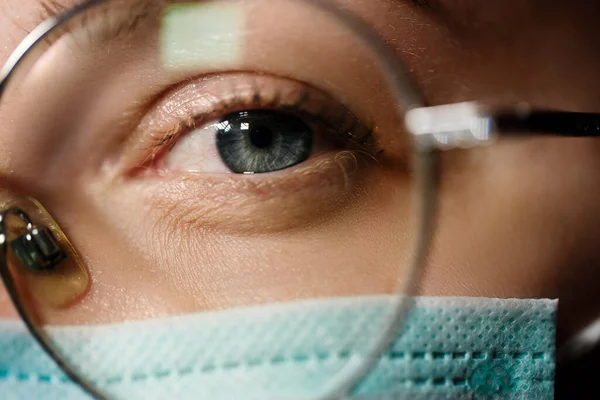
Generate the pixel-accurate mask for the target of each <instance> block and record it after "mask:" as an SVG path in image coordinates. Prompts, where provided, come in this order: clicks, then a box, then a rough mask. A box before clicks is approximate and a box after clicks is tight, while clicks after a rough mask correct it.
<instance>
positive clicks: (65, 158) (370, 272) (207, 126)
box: [0, 0, 422, 399]
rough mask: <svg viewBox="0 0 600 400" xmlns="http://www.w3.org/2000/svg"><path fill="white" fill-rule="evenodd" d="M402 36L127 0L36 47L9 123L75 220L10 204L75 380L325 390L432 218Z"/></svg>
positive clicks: (353, 355)
mask: <svg viewBox="0 0 600 400" xmlns="http://www.w3.org/2000/svg"><path fill="white" fill-rule="evenodd" d="M384 48H385V46H384V45H383V44H382V43H381V42H380V41H379V39H377V38H376V37H375V36H374V35H373V34H372V33H369V32H368V31H366V30H364V27H363V26H362V24H360V23H359V22H358V21H357V20H355V18H354V17H352V16H348V15H347V14H346V13H345V12H341V11H339V10H338V9H336V8H334V7H333V6H331V5H329V3H326V2H310V1H292V0H285V1H284V0H268V1H266V0H255V1H202V2H183V3H180V2H178V3H176V4H165V3H164V2H142V3H140V2H133V1H109V2H105V3H103V4H101V5H97V6H94V7H90V8H87V9H85V10H83V11H80V12H79V13H77V14H76V15H74V16H72V17H71V18H69V19H67V20H66V21H64V22H62V23H61V24H60V26H58V27H57V28H56V29H54V30H53V31H52V32H51V33H50V34H48V35H47V36H46V37H45V38H43V39H42V40H40V41H39V42H37V43H36V44H35V45H34V46H33V48H32V49H31V50H30V52H29V53H28V55H27V56H26V57H25V58H24V59H23V60H22V62H21V63H20V64H19V65H18V66H17V67H16V69H15V70H14V73H13V75H12V77H11V80H10V81H9V84H8V86H7V88H6V90H5V92H4V94H3V97H2V99H1V104H2V107H0V126H3V128H4V129H6V130H7V131H9V132H18V135H16V134H13V135H11V136H14V137H15V139H14V140H15V141H16V142H15V143H12V145H13V146H14V147H15V148H19V149H26V152H27V157H20V158H19V157H15V160H14V163H15V165H14V166H12V171H13V172H12V174H11V176H10V178H11V179H12V180H14V181H16V182H22V183H24V185H23V187H27V188H28V190H29V191H30V192H29V193H27V194H28V195H31V196H33V197H35V198H36V199H38V200H39V201H41V202H42V203H43V204H44V206H45V207H47V209H48V210H49V211H50V212H51V214H52V216H53V218H56V221H57V222H58V224H60V228H59V227H58V224H57V223H56V222H54V220H53V219H52V218H51V217H50V216H49V215H48V214H46V212H45V211H43V209H42V208H41V206H40V204H39V203H37V202H35V201H32V200H18V201H16V202H13V203H10V204H9V203H6V205H5V207H4V208H3V209H4V210H6V209H8V208H10V207H18V208H19V209H21V210H22V211H23V212H24V213H25V214H26V215H27V216H28V217H29V218H30V219H31V221H32V222H31V223H32V227H29V228H28V227H27V222H26V220H23V219H22V218H20V217H18V215H16V214H14V215H11V216H10V221H9V220H8V219H7V220H6V221H7V224H8V230H9V231H12V230H15V232H14V234H12V236H11V239H10V240H11V242H10V244H9V246H8V248H9V249H10V250H9V271H10V274H11V279H12V281H13V283H14V287H15V290H16V297H17V298H18V300H19V302H20V303H21V304H22V306H23V307H24V309H25V311H26V313H27V314H28V316H29V318H31V320H32V321H34V323H35V326H36V327H37V328H38V329H39V331H40V332H41V333H42V336H43V338H44V339H45V340H47V341H48V343H49V344H50V346H51V347H52V349H54V351H55V352H56V353H57V355H58V356H59V357H60V358H61V359H62V360H63V361H64V362H65V363H66V364H67V365H68V366H69V367H70V368H71V369H72V372H73V373H74V374H75V375H76V376H77V377H79V378H80V379H81V380H82V381H83V382H84V383H85V384H86V385H88V386H90V387H93V388H94V389H95V390H97V391H98V392H99V393H100V394H101V395H103V396H106V397H108V398H111V399H112V398H128V399H129V398H132V396H133V398H137V397H140V398H145V397H147V395H148V393H145V392H143V390H142V391H141V392H135V391H133V392H132V389H131V388H132V387H135V383H136V382H139V381H140V380H145V381H152V384H147V385H146V386H145V388H146V389H145V390H150V389H148V388H151V390H153V391H154V392H153V393H154V394H160V393H162V394H164V395H165V396H167V395H168V394H169V393H170V394H171V395H172V396H174V397H175V398H187V397H192V398H204V397H206V398H219V396H221V397H224V398H231V397H236V398H239V397H244V394H245V393H250V392H251V391H252V390H254V389H256V388H259V389H260V390H262V392H261V393H263V395H264V396H263V397H261V398H285V397H286V394H288V393H293V392H294V390H296V389H298V388H300V389H301V390H304V391H305V392H306V396H308V397H311V396H313V397H315V396H321V395H324V394H325V393H327V391H328V390H330V389H331V387H332V382H333V383H335V382H342V381H343V380H344V379H342V378H343V377H344V376H346V375H348V371H350V370H357V368H359V367H360V364H361V363H362V362H366V360H367V358H368V357H367V355H368V354H369V352H370V350H372V349H373V348H374V347H376V345H377V344H378V343H380V341H381V339H382V336H384V333H385V332H386V329H388V328H389V327H390V324H392V322H393V321H394V318H393V317H395V316H397V308H395V306H397V305H398V304H401V303H402V302H401V301H398V299H399V297H398V296H397V295H398V293H400V294H403V293H404V294H405V291H403V290H402V287H404V286H403V285H405V284H406V283H407V282H410V280H411V279H412V272H413V271H414V268H413V267H414V258H415V254H416V249H417V245H418V244H419V240H420V238H421V236H422V235H421V234H422V232H421V231H420V228H419V222H420V220H419V218H420V215H422V214H421V211H422V210H421V208H420V207H421V202H420V198H419V193H418V191H417V187H418V186H417V184H418V182H419V174H420V166H419V165H418V164H417V162H416V160H417V158H418V157H417V155H416V153H415V152H414V149H413V145H412V143H411V138H410V137H409V135H408V134H407V133H406V132H405V131H404V129H403V117H402V116H403V107H402V106H403V105H407V104H410V102H411V100H412V97H411V96H412V94H411V93H410V92H407V89H406V86H405V84H404V81H403V80H401V79H404V78H402V77H400V75H401V74H402V70H401V68H400V67H399V66H397V65H395V64H393V63H392V58H390V57H389V55H387V51H385V50H383V49H384ZM399 77H400V78H399ZM7 218H9V217H7ZM13 224H14V225H15V226H14V227H13ZM13 228H14V229H13ZM34 230H36V231H35V232H36V233H34ZM63 232H64V234H63ZM65 234H66V236H65ZM24 235H25V236H24ZM28 235H29V236H28ZM67 236H68V238H69V239H70V240H71V242H72V243H73V246H74V247H71V245H70V244H69V242H68V240H67V239H66V237H67ZM74 249H77V253H76V252H75V251H74ZM78 254H80V256H79V255H78ZM381 295H388V297H370V296H381ZM389 295H394V296H389ZM393 300H395V301H393ZM369 307H370V308H369ZM366 308H369V309H370V310H372V312H365V309H366ZM307 310H308V311H307ZM373 310H374V311H373ZM290 321H293V322H290ZM282 332H283V333H282ZM286 332H287V333H286ZM191 337H193V338H195V339H194V340H193V341H190V340H183V339H182V338H191ZM249 338H252V340H250V339H249ZM226 339H227V340H226ZM332 348H333V349H335V351H334V353H335V354H333V355H332V352H331V350H332ZM299 360H300V361H299ZM302 360H308V361H310V362H306V363H304V362H301V361H302ZM311 360H312V361H311ZM311 362H314V363H315V365H322V366H324V365H325V366H326V367H323V368H322V369H314V368H312V369H311V368H306V367H305V366H306V365H310V364H311ZM258 364H260V367H256V368H252V367H253V366H255V365H258ZM276 366H280V367H281V366H283V367H281V368H284V369H286V371H287V373H285V374H282V373H279V374H277V373H275V372H274V371H276V370H277V371H280V370H281V369H277V368H275V367H276ZM209 367H210V368H209ZM223 370H228V371H230V372H232V373H231V375H229V376H228V379H229V381H228V382H229V385H228V386H229V388H228V389H227V390H228V391H226V392H222V390H224V388H223V387H222V385H221V386H220V387H219V386H218V385H217V384H216V383H215V381H214V379H216V378H215V376H218V374H211V373H209V372H210V371H217V372H218V371H223ZM174 371H175V372H177V373H175V372H174ZM240 371H243V373H242V372H240ZM175 375H177V376H181V375H185V376H186V379H185V380H184V381H182V382H183V383H182V382H179V383H178V385H177V388H178V389H177V390H178V393H177V394H176V395H175V394H173V393H172V392H169V391H170V390H173V389H172V386H169V384H168V382H169V379H174V378H173V376H175ZM348 376H349V375H348ZM144 377H145V378H144ZM340 377H342V378H340ZM143 378H144V379H143ZM235 388H237V389H235ZM234 389H235V390H237V392H236V391H235V390H234ZM231 390H233V391H234V392H235V393H232V392H230V391H231ZM161 391H162V392H161ZM163 392H164V393H163ZM136 396H137V397H136ZM159 397H160V396H159Z"/></svg>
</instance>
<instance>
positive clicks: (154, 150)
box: [141, 83, 382, 168]
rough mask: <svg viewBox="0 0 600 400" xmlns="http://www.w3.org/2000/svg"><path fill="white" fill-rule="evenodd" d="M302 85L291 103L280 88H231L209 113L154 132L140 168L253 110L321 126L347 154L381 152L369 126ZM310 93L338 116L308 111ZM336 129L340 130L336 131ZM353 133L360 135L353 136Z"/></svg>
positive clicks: (324, 110)
mask: <svg viewBox="0 0 600 400" xmlns="http://www.w3.org/2000/svg"><path fill="white" fill-rule="evenodd" d="M302 85H303V86H304V89H303V90H302V91H301V92H300V93H297V94H296V95H295V96H296V97H297V99H296V100H295V101H293V102H286V101H284V97H285V96H284V94H283V89H281V88H277V89H276V90H275V92H274V93H270V94H269V95H265V93H264V92H263V91H261V89H260V88H259V87H258V85H253V87H252V88H251V92H249V93H246V95H245V96H241V95H240V93H239V91H237V90H236V89H235V88H231V90H230V92H229V93H226V94H225V95H223V94H221V99H220V100H219V101H218V102H217V104H216V105H213V106H212V107H211V110H210V111H209V112H204V113H198V114H195V115H194V114H192V115H191V116H190V117H189V118H185V119H182V120H181V121H180V122H179V123H177V124H176V125H175V126H174V127H172V128H171V129H169V130H167V131H166V132H164V131H163V132H157V133H155V134H154V135H152V136H151V138H150V142H149V145H148V146H147V148H148V150H149V151H150V154H149V155H148V156H147V157H146V158H145V159H144V161H143V163H142V165H141V167H142V168H148V167H149V166H151V165H152V164H154V163H155V161H156V160H157V159H160V157H161V156H162V155H163V154H165V153H166V152H168V151H170V150H171V149H172V148H173V147H174V146H175V144H176V143H177V142H178V140H179V139H180V138H181V137H182V136H183V135H186V134H188V133H189V132H191V131H192V130H194V129H196V128H198V127H199V126H201V125H203V124H205V123H208V122H210V121H211V120H215V119H218V118H219V117H222V116H225V115H227V114H230V113H233V112H236V111H246V110H253V109H254V110H265V109H268V110H275V111H281V112H287V113H290V114H294V115H296V116H298V117H301V118H305V119H308V121H307V122H312V123H314V122H316V123H322V124H323V125H324V126H325V127H326V128H328V130H329V131H330V132H333V135H332V136H333V137H332V138H328V140H332V141H333V142H335V143H340V142H343V143H344V144H345V146H346V147H350V148H351V150H355V151H357V152H360V153H363V154H367V155H369V156H370V157H373V158H374V157H375V156H376V155H377V154H379V153H381V152H382V150H380V149H379V148H378V145H377V142H376V140H375V138H374V129H373V127H372V125H371V124H365V123H363V122H362V121H361V120H360V119H359V118H358V117H356V115H355V114H354V113H353V112H351V111H350V110H349V109H348V108H347V107H346V106H344V105H342V103H341V102H339V101H337V100H335V99H333V98H331V97H330V96H328V95H326V94H324V93H323V92H321V91H320V90H318V89H316V88H313V87H311V86H309V85H307V84H304V83H303V84H302ZM311 93H317V94H320V95H321V96H324V97H326V98H327V99H328V100H329V101H331V102H336V103H339V104H338V106H340V107H339V108H340V110H341V112H340V113H339V114H340V115H339V116H336V117H331V116H330V117H329V118H328V117H326V116H325V114H327V111H328V110H327V109H326V107H327V105H325V106H322V107H320V109H319V110H318V111H315V110H311V107H310V105H311ZM248 94H249V95H248ZM243 97H245V98H243ZM340 126H341V127H343V128H341V129H340V128H336V127H340ZM357 132H360V133H359V134H356V133H357ZM340 144H341V143H340Z"/></svg>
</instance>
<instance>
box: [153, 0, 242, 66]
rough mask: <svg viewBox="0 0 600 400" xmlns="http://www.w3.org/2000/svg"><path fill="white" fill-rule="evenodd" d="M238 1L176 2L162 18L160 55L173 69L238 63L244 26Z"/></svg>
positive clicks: (165, 63)
mask: <svg viewBox="0 0 600 400" xmlns="http://www.w3.org/2000/svg"><path fill="white" fill-rule="evenodd" d="M242 7H243V6H242V5H241V4H239V3H238V2H225V1H220V2H205V1H204V2H198V3H183V4H173V5H170V6H168V7H166V8H165V10H164V12H163V14H162V21H161V56H162V62H163V65H164V66H165V67H167V68H170V69H196V68H206V67H211V68H215V69H220V68H223V67H229V66H233V65H236V64H237V63H238V62H239V60H240V58H241V53H242V45H243V40H242V39H243V35H242V32H243V29H244V26H245V21H244V16H245V14H244V12H243V11H244V10H243V8H242Z"/></svg>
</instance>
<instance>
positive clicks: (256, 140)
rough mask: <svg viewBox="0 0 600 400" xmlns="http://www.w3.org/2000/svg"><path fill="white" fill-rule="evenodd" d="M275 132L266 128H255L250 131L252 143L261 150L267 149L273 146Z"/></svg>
mask: <svg viewBox="0 0 600 400" xmlns="http://www.w3.org/2000/svg"><path fill="white" fill-rule="evenodd" d="M273 136H274V135H273V131H272V130H271V129H269V128H267V127H265V126H261V125H259V126H257V127H253V128H252V129H251V130H250V134H249V138H250V143H252V145H253V146H254V147H257V148H259V149H266V148H268V147H270V146H271V145H272V144H273V139H274V137H273Z"/></svg>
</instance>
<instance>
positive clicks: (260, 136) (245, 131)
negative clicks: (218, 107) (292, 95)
mask: <svg viewBox="0 0 600 400" xmlns="http://www.w3.org/2000/svg"><path fill="white" fill-rule="evenodd" d="M216 126H217V134H216V140H217V149H218V151H219V155H220V156H221V159H222V160H223V162H224V163H225V165H226V166H227V168H229V169H230V170H231V171H232V172H236V173H240V174H241V173H245V172H253V173H266V172H273V171H278V170H282V169H285V168H289V167H291V166H293V165H296V164H299V163H301V162H303V161H305V160H306V159H307V158H308V157H309V156H310V154H311V152H312V145H313V129H312V128H311V127H310V126H309V125H308V124H307V123H306V122H305V121H304V120H303V119H301V118H299V117H297V116H295V115H292V114H288V113H284V112H281V111H273V110H251V111H241V112H236V113H232V114H228V115H226V116H225V117H223V118H222V119H221V121H220V122H219V123H218V124H217V125H216Z"/></svg>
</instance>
